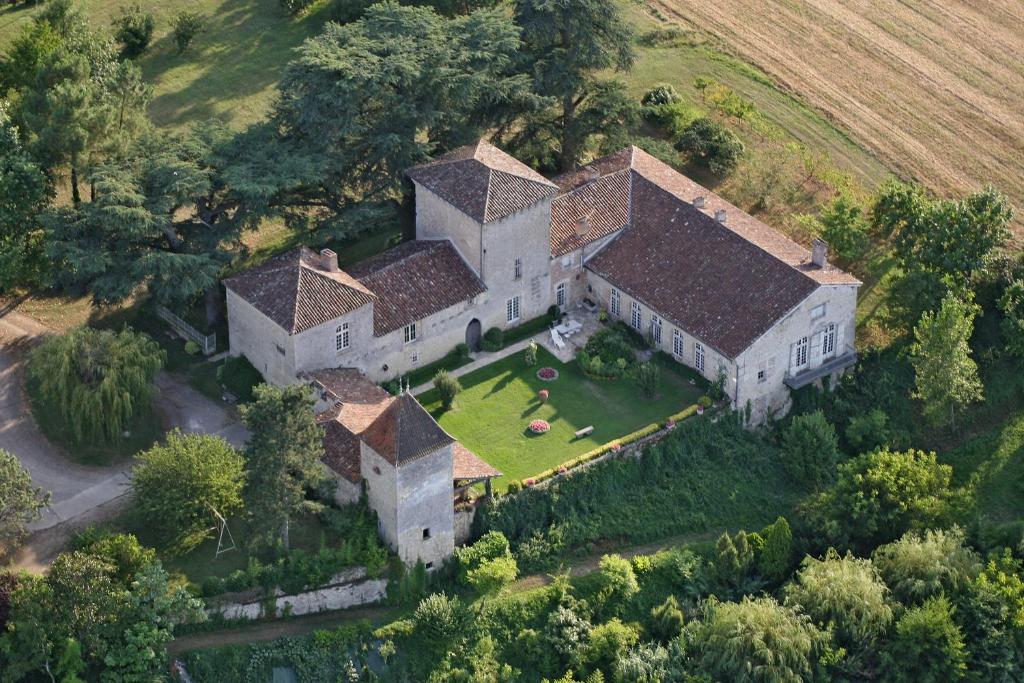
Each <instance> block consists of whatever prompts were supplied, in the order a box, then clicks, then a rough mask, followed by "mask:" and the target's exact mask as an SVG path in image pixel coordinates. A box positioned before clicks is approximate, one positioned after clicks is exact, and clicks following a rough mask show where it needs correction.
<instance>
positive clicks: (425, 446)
mask: <svg viewBox="0 0 1024 683" xmlns="http://www.w3.org/2000/svg"><path fill="white" fill-rule="evenodd" d="M360 437H361V438H362V439H363V441H365V442H366V444H367V445H368V446H369V447H370V448H372V449H373V450H374V451H376V452H377V453H378V454H379V455H380V456H381V457H383V458H384V459H385V460H387V461H388V462H390V463H391V464H392V465H395V466H398V467H401V466H402V465H403V464H404V463H407V462H410V461H412V460H415V459H417V458H419V457H422V456H424V455H427V454H429V453H432V452H434V451H436V450H437V449H439V448H443V447H445V446H447V445H449V444H452V443H454V442H455V439H453V438H452V437H451V436H449V435H448V433H447V432H445V431H444V430H443V429H441V427H440V425H438V424H437V422H436V421H435V420H434V418H433V417H431V416H430V413H428V412H427V411H426V410H424V409H423V406H421V405H420V404H419V402H418V401H417V400H416V399H415V398H413V396H412V394H409V393H405V394H402V395H401V396H399V397H397V398H396V399H395V400H394V401H392V402H391V403H390V404H389V405H388V407H387V408H386V409H385V410H384V412H383V413H381V414H380V416H379V417H377V419H376V420H374V421H373V424H371V425H370V426H369V427H367V428H366V429H365V430H364V431H363V433H362V434H360Z"/></svg>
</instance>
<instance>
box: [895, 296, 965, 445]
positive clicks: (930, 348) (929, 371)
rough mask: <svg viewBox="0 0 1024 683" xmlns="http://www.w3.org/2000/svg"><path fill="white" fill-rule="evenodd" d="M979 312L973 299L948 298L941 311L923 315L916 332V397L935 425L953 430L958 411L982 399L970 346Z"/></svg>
mask: <svg viewBox="0 0 1024 683" xmlns="http://www.w3.org/2000/svg"><path fill="white" fill-rule="evenodd" d="M980 310H981V308H980V307H979V306H978V305H977V304H975V303H974V301H973V297H965V298H964V299H961V298H959V297H956V296H954V295H952V294H947V295H946V298H945V299H943V300H942V305H941V307H940V308H939V310H938V311H935V312H929V313H925V314H924V315H922V316H921V321H920V322H919V323H918V324H917V327H916V328H914V344H913V345H912V346H911V347H910V362H911V363H912V364H913V366H914V374H915V387H914V397H915V398H919V399H921V401H922V402H923V403H924V416H925V418H926V419H927V420H928V421H929V422H931V423H933V424H946V425H949V426H952V425H953V424H954V423H955V422H956V414H957V412H958V411H960V410H962V409H963V408H964V407H966V406H967V405H968V404H970V403H974V402H977V401H981V400H982V398H983V392H982V385H981V380H980V379H979V378H978V365H977V363H975V362H974V359H973V358H971V345H970V340H971V334H972V333H973V331H974V316H976V315H977V314H978V312H979V311H980Z"/></svg>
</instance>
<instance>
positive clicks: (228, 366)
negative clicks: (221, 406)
mask: <svg viewBox="0 0 1024 683" xmlns="http://www.w3.org/2000/svg"><path fill="white" fill-rule="evenodd" d="M217 381H218V382H220V383H221V384H222V385H223V386H224V388H225V389H227V390H228V391H229V392H231V393H232V394H234V395H235V396H237V397H238V400H239V402H240V403H248V402H249V401H251V400H252V399H253V390H254V389H255V388H256V387H257V386H259V385H260V384H263V381H264V380H263V374H262V373H260V371H259V370H257V369H256V368H255V367H254V366H253V364H252V363H250V362H249V359H248V358H246V357H245V356H231V357H230V358H227V359H226V360H225V361H224V364H223V365H221V366H220V367H218V368H217Z"/></svg>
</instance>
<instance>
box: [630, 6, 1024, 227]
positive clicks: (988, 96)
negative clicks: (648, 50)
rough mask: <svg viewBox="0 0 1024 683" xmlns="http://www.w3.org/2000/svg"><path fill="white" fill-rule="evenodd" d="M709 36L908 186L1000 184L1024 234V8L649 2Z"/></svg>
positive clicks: (951, 188)
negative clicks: (817, 113) (807, 105)
mask: <svg viewBox="0 0 1024 683" xmlns="http://www.w3.org/2000/svg"><path fill="white" fill-rule="evenodd" d="M648 4H649V6H651V7H653V8H656V9H657V10H658V11H660V12H661V13H663V14H664V15H665V16H666V17H668V18H670V19H673V20H677V21H680V22H682V23H684V24H687V25H690V26H692V27H696V28H698V29H700V30H703V31H707V32H709V33H711V34H712V35H714V36H715V37H716V38H718V39H720V40H721V41H722V42H723V43H725V45H726V47H727V49H729V50H730V51H733V52H735V53H736V54H737V55H738V56H740V57H742V58H744V59H746V60H748V61H750V62H753V63H754V64H756V65H758V66H759V67H760V68H762V69H763V70H764V71H765V72H767V73H768V74H769V75H770V76H771V77H772V78H773V79H775V80H777V81H778V82H779V84H780V85H781V86H782V87H783V88H786V89H790V90H792V91H793V92H794V93H796V94H797V95H798V96H800V97H802V98H803V99H804V100H806V101H807V102H808V103H810V104H811V105H812V106H813V107H815V108H817V109H819V110H821V111H822V112H823V113H824V114H825V115H826V116H827V117H829V118H831V119H832V120H833V121H835V122H836V123H837V124H838V125H839V127H840V128H842V129H845V130H846V131H848V132H849V133H850V134H851V136H852V137H853V138H854V139H856V140H857V141H858V142H860V143H862V144H863V145H864V146H865V147H867V148H868V149H870V150H871V151H872V152H874V153H875V154H876V155H878V157H879V158H880V159H881V160H882V161H884V162H885V164H886V165H887V166H889V167H890V168H892V169H894V170H895V171H897V172H898V173H900V174H901V175H903V176H905V177H907V178H913V179H916V180H919V181H921V182H922V183H924V184H925V185H927V186H928V187H930V188H931V189H932V190H934V191H935V192H937V193H939V194H944V195H952V194H957V193H963V192H965V191H968V190H971V189H974V188H977V187H980V186H982V185H985V184H992V185H995V186H996V187H998V188H999V189H1001V190H1002V191H1003V192H1005V193H1006V194H1007V195H1009V197H1010V198H1011V200H1012V201H1013V203H1014V205H1015V207H1016V209H1017V220H1016V223H1017V227H1018V231H1020V230H1021V229H1022V228H1024V220H1022V219H1024V3H1022V2H1021V1H1020V0H914V1H913V2H908V1H906V0H649V2H648Z"/></svg>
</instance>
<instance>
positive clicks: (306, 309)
mask: <svg viewBox="0 0 1024 683" xmlns="http://www.w3.org/2000/svg"><path fill="white" fill-rule="evenodd" d="M224 285H225V286H226V287H227V288H228V289H230V290H231V291H233V292H235V293H236V294H237V295H238V296H240V297H242V298H243V299H244V300H246V301H248V302H249V303H250V304H252V305H253V306H254V307H255V308H256V309H257V310H258V311H260V312H261V313H263V314H264V315H265V316H267V317H268V318H270V319H271V320H273V321H274V322H275V323H277V324H278V325H280V326H281V327H283V328H284V329H285V330H287V331H288V333H289V334H297V333H299V332H304V331H306V330H308V329H311V328H313V327H316V326H317V325H321V324H323V323H325V322H327V321H329V320H334V319H335V318H337V317H339V316H342V315H345V314H346V313H350V312H352V311H354V310H356V309H357V308H360V307H362V306H365V305H367V304H369V303H370V302H372V301H373V300H374V296H373V294H372V293H371V292H370V291H369V290H368V289H367V288H366V287H365V286H363V285H362V284H360V283H359V282H358V281H357V280H355V279H354V278H353V277H351V276H350V275H348V274H347V273H345V272H343V271H340V270H339V271H333V272H331V271H329V270H327V269H326V268H323V267H322V266H321V257H320V255H319V254H317V253H316V252H314V251H312V250H310V249H307V248H306V247H300V248H299V249H296V250H294V251H290V252H288V253H286V254H281V255H280V256H275V257H274V258H271V259H269V260H268V261H266V262H265V263H263V264H262V265H259V266H256V267H255V268H250V269H249V270H247V271H245V272H244V273H241V274H239V275H236V276H234V277H232V278H228V279H227V280H225V281H224Z"/></svg>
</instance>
